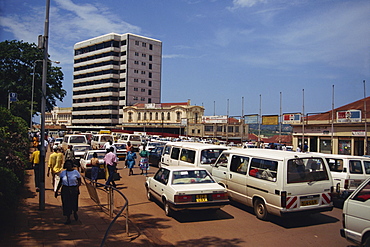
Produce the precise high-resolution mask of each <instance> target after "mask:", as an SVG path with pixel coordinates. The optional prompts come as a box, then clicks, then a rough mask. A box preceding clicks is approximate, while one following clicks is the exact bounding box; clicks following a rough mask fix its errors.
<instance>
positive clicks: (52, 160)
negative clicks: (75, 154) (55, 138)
mask: <svg viewBox="0 0 370 247" xmlns="http://www.w3.org/2000/svg"><path fill="white" fill-rule="evenodd" d="M57 151H58V149H57V148H54V152H53V153H52V154H50V156H49V163H48V173H47V176H48V177H49V176H50V172H51V184H52V186H53V189H55V188H54V186H55V185H54V181H55V173H54V166H55V165H56V164H57V157H58V152H57Z"/></svg>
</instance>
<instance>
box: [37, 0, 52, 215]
mask: <svg viewBox="0 0 370 247" xmlns="http://www.w3.org/2000/svg"><path fill="white" fill-rule="evenodd" d="M49 11H50V0H46V15H45V28H44V43H43V48H44V59H43V70H42V97H41V138H42V139H41V151H40V170H41V172H40V180H41V181H40V196H39V209H40V210H45V157H46V148H45V145H44V142H45V108H46V78H47V63H48V38H49Z"/></svg>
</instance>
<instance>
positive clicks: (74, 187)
mask: <svg viewBox="0 0 370 247" xmlns="http://www.w3.org/2000/svg"><path fill="white" fill-rule="evenodd" d="M64 168H65V169H66V170H64V171H62V172H61V173H60V182H59V184H58V187H57V189H56V191H55V198H57V197H58V191H59V189H60V188H62V190H61V196H62V208H63V215H64V216H66V217H67V220H66V222H65V223H64V224H70V223H71V214H72V212H73V216H74V219H75V220H76V221H77V220H78V215H77V211H78V195H79V194H80V189H79V187H80V185H81V174H80V173H79V172H78V171H77V170H75V169H73V162H72V161H71V160H66V162H65V163H64Z"/></svg>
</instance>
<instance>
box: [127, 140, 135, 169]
mask: <svg viewBox="0 0 370 247" xmlns="http://www.w3.org/2000/svg"><path fill="white" fill-rule="evenodd" d="M129 151H133V148H132V145H131V142H130V141H128V142H127V143H126V153H128V152H129ZM126 167H127V159H126V160H125V168H126Z"/></svg>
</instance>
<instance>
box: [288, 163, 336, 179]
mask: <svg viewBox="0 0 370 247" xmlns="http://www.w3.org/2000/svg"><path fill="white" fill-rule="evenodd" d="M321 180H329V176H328V173H327V171H326V168H325V165H324V161H323V160H322V159H321V158H299V159H291V160H289V161H288V181H287V182H288V183H303V182H313V181H321Z"/></svg>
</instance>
